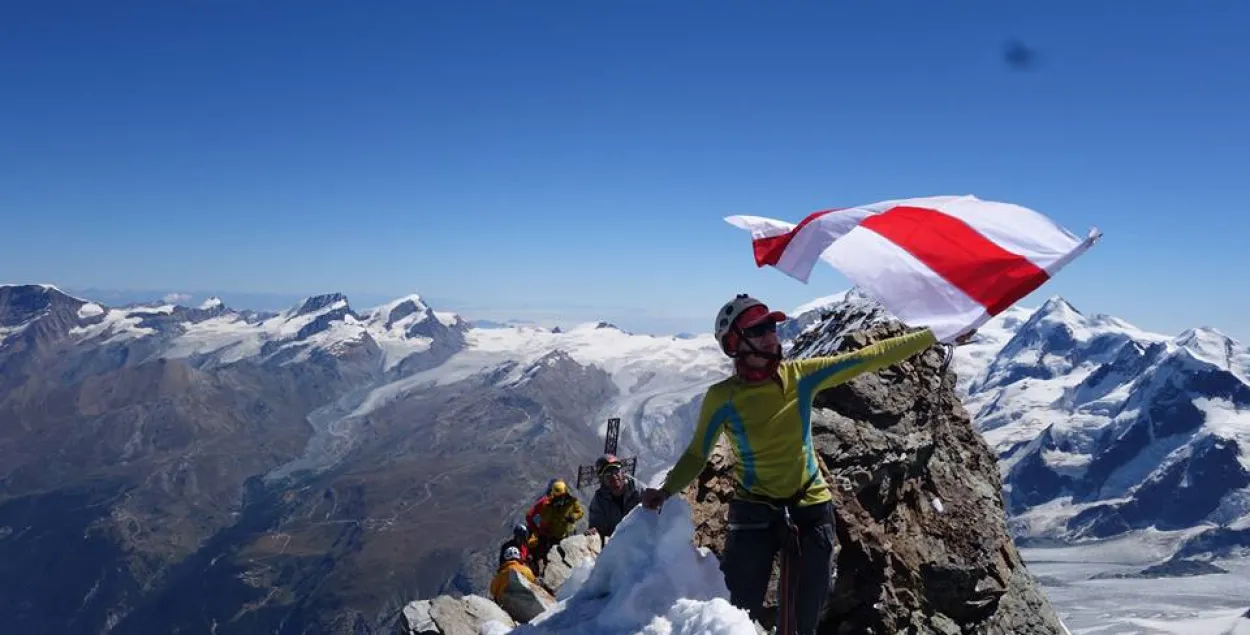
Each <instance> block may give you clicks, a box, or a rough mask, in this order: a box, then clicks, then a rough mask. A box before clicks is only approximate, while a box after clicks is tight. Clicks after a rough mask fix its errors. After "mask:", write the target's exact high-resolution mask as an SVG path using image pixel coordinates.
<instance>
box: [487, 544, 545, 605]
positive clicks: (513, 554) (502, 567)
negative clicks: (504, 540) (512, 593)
mask: <svg viewBox="0 0 1250 635" xmlns="http://www.w3.org/2000/svg"><path fill="white" fill-rule="evenodd" d="M513 571H515V572H517V574H518V575H520V576H522V577H524V578H525V579H526V580H529V581H530V582H537V579H536V578H535V577H534V572H533V571H531V570H530V568H529V567H528V566H526V565H525V562H524V561H523V560H522V559H521V551H520V550H519V549H517V548H516V547H508V548H507V549H504V550H503V561H502V562H500V563H499V570H498V571H496V572H495V578H494V579H493V580H491V581H490V597H491V599H492V600H494V601H495V602H496V603H499V602H500V600H501V599H502V598H503V593H504V591H505V590H506V589H507V588H508V576H509V574H511V573H512V572H513Z"/></svg>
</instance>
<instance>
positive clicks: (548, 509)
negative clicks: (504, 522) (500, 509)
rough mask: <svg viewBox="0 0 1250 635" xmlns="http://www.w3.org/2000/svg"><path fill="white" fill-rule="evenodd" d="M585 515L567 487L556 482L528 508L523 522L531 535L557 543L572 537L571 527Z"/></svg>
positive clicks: (579, 503) (559, 481)
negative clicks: (527, 526)
mask: <svg viewBox="0 0 1250 635" xmlns="http://www.w3.org/2000/svg"><path fill="white" fill-rule="evenodd" d="M585 515H586V511H585V510H584V509H582V504H581V502H580V501H578V500H577V499H576V498H574V497H573V495H572V494H571V493H569V487H568V485H565V483H564V481H561V480H556V481H553V482H552V483H551V488H550V489H549V490H548V492H547V495H546V496H544V497H542V498H540V499H538V502H536V503H534V506H533V507H531V508H530V510H529V513H527V514H526V515H525V522H526V524H528V525H529V528H530V534H531V535H535V536H539V537H540V538H543V539H547V540H556V541H559V540H561V539H564V538H567V537H568V536H570V535H572V534H573V526H574V525H576V524H577V521H579V520H581V518H582V516H585Z"/></svg>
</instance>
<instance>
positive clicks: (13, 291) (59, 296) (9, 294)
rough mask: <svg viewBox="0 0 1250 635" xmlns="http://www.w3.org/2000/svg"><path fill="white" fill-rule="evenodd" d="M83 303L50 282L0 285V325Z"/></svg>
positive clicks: (27, 319) (72, 307)
mask: <svg viewBox="0 0 1250 635" xmlns="http://www.w3.org/2000/svg"><path fill="white" fill-rule="evenodd" d="M83 304H86V301H85V300H80V299H78V298H75V297H73V296H71V295H68V294H66V293H65V292H63V291H61V290H60V289H58V288H56V287H54V286H52V285H50V284H23V285H4V286H0V326H17V325H19V324H24V323H26V322H28V321H30V320H32V319H34V318H36V317H38V316H39V315H41V314H43V313H45V312H48V311H53V310H64V309H69V310H74V311H76V310H77V308H78V307H79V306H81V305H83Z"/></svg>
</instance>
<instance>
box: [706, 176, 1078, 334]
mask: <svg viewBox="0 0 1250 635" xmlns="http://www.w3.org/2000/svg"><path fill="white" fill-rule="evenodd" d="M725 220H726V221H728V222H729V223H730V224H732V225H734V226H736V227H740V228H742V229H745V230H747V231H749V232H751V238H752V240H751V243H752V246H753V247H754V251H755V262H756V264H757V265H758V266H760V267H763V266H765V265H770V266H773V267H775V268H777V269H779V270H781V271H782V272H784V273H785V274H787V275H789V276H791V277H793V278H796V279H798V280H800V281H802V282H804V283H806V282H807V279H808V277H809V276H810V275H811V271H812V268H813V267H814V266H815V264H816V262H817V261H818V260H822V259H823V260H825V261H826V262H828V263H829V264H831V265H833V267H834V268H836V269H837V270H838V271H840V272H841V273H842V274H843V275H845V276H846V277H847V278H849V279H850V280H851V281H852V282H854V283H855V284H856V285H857V286H859V287H860V288H862V289H863V290H864V291H866V292H867V293H868V294H870V295H872V296H874V297H875V298H877V300H878V301H880V302H881V304H882V305H884V306H885V308H886V309H888V310H889V311H890V312H891V313H893V314H894V315H895V316H897V317H898V318H899V319H900V320H902V321H903V322H905V323H907V324H909V325H912V326H927V327H929V328H931V329H932V330H933V332H934V334H936V335H937V337H938V339H939V340H942V341H950V340H952V339H955V338H957V337H959V336H960V335H963V334H964V333H967V332H969V331H971V330H972V329H975V328H978V327H980V326H981V325H983V324H985V323H986V322H987V321H989V319H990V318H991V317H993V316H995V315H998V314H999V313H1001V312H1002V311H1003V310H1005V309H1006V308H1007V307H1010V306H1011V305H1012V304H1014V303H1015V302H1016V301H1018V300H1019V299H1020V298H1023V297H1024V296H1026V295H1028V294H1029V293H1031V292H1032V291H1033V290H1034V289H1037V288H1038V287H1039V286H1041V285H1042V284H1043V283H1045V282H1046V281H1047V280H1049V279H1050V278H1051V277H1053V276H1054V275H1055V274H1056V273H1057V272H1058V271H1059V270H1060V269H1062V268H1063V267H1064V266H1066V265H1067V264H1068V263H1069V262H1071V261H1072V259H1073V258H1076V257H1077V256H1079V255H1081V254H1082V253H1083V252H1084V251H1085V250H1086V249H1088V248H1089V247H1090V246H1091V245H1093V244H1094V243H1095V242H1096V241H1097V240H1098V238H1099V237H1101V235H1102V233H1101V232H1099V231H1098V229H1096V228H1095V229H1092V230H1090V232H1089V235H1088V236H1086V237H1085V238H1084V239H1082V238H1078V237H1077V236H1075V235H1073V234H1072V233H1071V232H1069V231H1068V230H1066V229H1064V228H1063V227H1061V226H1059V225H1058V224H1057V223H1055V222H1054V221H1052V220H1051V219H1049V218H1047V217H1045V216H1043V215H1042V214H1039V213H1037V212H1035V211H1033V210H1031V209H1028V208H1024V207H1021V206H1019V205H1013V204H1010V203H998V202H992V201H982V200H980V199H978V198H976V197H975V196H933V197H925V198H910V199H899V200H894V201H882V202H880V203H873V204H871V205H864V206H860V207H851V208H845V209H833V210H826V211H821V212H816V213H814V214H811V215H809V216H808V217H807V218H804V219H803V220H802V221H800V222H799V223H798V224H797V225H795V224H791V223H787V222H785V221H780V220H775V219H771V218H763V217H759V216H730V217H728V218H726V219H725Z"/></svg>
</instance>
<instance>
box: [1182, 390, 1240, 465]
mask: <svg viewBox="0 0 1250 635" xmlns="http://www.w3.org/2000/svg"><path fill="white" fill-rule="evenodd" d="M1194 406H1196V407H1197V408H1198V409H1199V410H1201V411H1202V413H1203V415H1205V423H1204V424H1203V425H1204V427H1205V428H1206V429H1207V430H1209V431H1210V432H1211V433H1212V434H1214V435H1216V436H1218V437H1221V438H1224V439H1228V440H1230V441H1234V442H1236V443H1237V446H1238V455H1237V459H1238V461H1239V462H1240V463H1241V466H1242V467H1243V468H1245V469H1246V471H1250V410H1239V409H1238V408H1237V406H1236V405H1234V404H1233V403H1232V402H1230V401H1228V400H1227V399H1207V398H1205V397H1203V398H1199V399H1195V400H1194Z"/></svg>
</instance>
